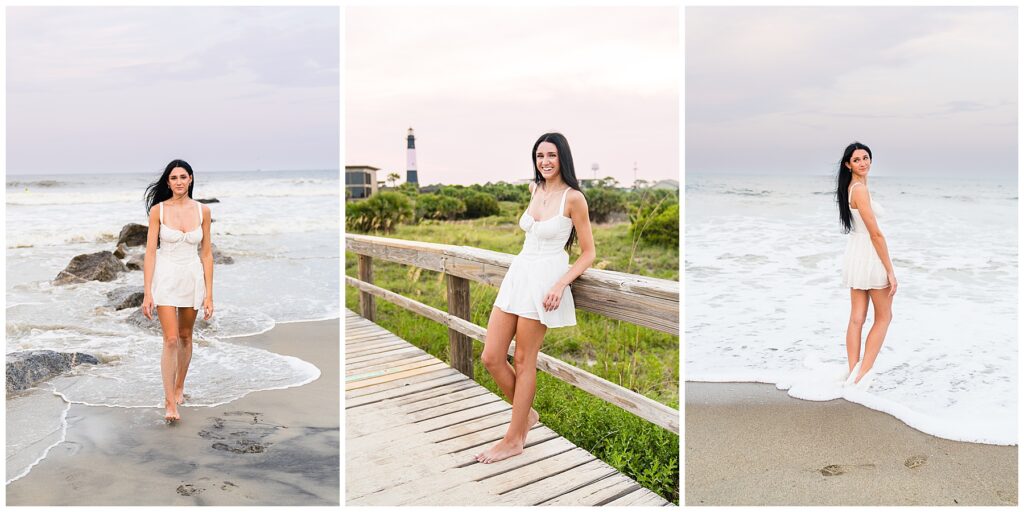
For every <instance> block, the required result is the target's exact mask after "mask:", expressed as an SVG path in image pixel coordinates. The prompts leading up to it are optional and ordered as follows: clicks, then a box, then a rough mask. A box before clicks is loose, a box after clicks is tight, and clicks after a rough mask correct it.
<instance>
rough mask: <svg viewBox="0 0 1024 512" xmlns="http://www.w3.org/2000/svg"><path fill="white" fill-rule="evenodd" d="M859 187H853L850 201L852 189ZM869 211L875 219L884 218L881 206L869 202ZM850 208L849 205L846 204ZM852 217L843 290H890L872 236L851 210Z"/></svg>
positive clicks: (856, 214) (856, 212)
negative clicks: (844, 288)
mask: <svg viewBox="0 0 1024 512" xmlns="http://www.w3.org/2000/svg"><path fill="white" fill-rule="evenodd" d="M857 185H860V183H854V184H853V186H851V187H850V198H852V197H853V187H856V186H857ZM869 201H871V211H872V212H873V213H874V214H875V218H876V219H878V218H880V217H882V216H883V215H884V214H885V210H884V209H883V208H882V205H881V204H880V203H879V202H878V201H875V200H874V199H870V196H869ZM847 204H849V202H847ZM850 212H851V213H852V214H853V228H852V229H850V237H849V239H848V240H847V242H846V255H845V256H844V258H843V286H844V287H846V288H855V289H857V290H878V289H882V288H887V287H888V286H889V277H888V274H887V273H886V272H885V265H883V264H882V259H881V258H879V257H878V251H876V250H875V246H874V244H872V243H871V234H870V233H868V228H867V226H866V225H865V224H864V219H863V218H861V216H860V212H859V211H858V210H856V209H854V208H851V209H850Z"/></svg>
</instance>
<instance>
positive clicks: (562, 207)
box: [558, 187, 572, 216]
mask: <svg viewBox="0 0 1024 512" xmlns="http://www.w3.org/2000/svg"><path fill="white" fill-rule="evenodd" d="M570 190H572V187H568V188H566V189H565V192H562V202H560V203H558V214H559V215H562V216H565V196H567V195H568V194H569V191H570Z"/></svg>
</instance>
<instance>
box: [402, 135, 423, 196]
mask: <svg viewBox="0 0 1024 512" xmlns="http://www.w3.org/2000/svg"><path fill="white" fill-rule="evenodd" d="M406 140H407V141H408V145H407V146H406V150H405V182H406V183H413V184H415V185H416V187H419V186H420V178H419V176H417V172H416V136H415V135H413V133H412V128H411V127H410V128H409V136H408V137H406Z"/></svg>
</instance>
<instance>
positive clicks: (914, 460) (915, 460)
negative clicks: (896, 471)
mask: <svg viewBox="0 0 1024 512" xmlns="http://www.w3.org/2000/svg"><path fill="white" fill-rule="evenodd" d="M927 461H928V457H925V456H924V455H911V456H910V457H908V458H907V460H905V461H903V465H904V466H906V467H907V468H908V469H914V468H919V467H921V466H924V463H925V462H927Z"/></svg>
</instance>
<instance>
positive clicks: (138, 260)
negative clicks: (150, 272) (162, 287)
mask: <svg viewBox="0 0 1024 512" xmlns="http://www.w3.org/2000/svg"><path fill="white" fill-rule="evenodd" d="M145 262H146V253H142V252H140V253H136V254H132V255H131V256H129V257H128V261H126V262H125V263H124V265H125V267H127V268H128V270H142V265H143V263H145Z"/></svg>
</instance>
